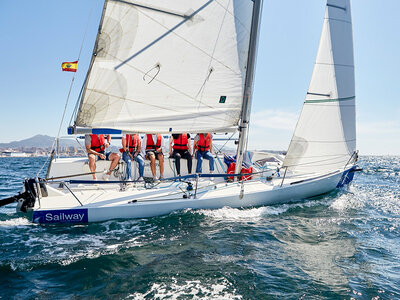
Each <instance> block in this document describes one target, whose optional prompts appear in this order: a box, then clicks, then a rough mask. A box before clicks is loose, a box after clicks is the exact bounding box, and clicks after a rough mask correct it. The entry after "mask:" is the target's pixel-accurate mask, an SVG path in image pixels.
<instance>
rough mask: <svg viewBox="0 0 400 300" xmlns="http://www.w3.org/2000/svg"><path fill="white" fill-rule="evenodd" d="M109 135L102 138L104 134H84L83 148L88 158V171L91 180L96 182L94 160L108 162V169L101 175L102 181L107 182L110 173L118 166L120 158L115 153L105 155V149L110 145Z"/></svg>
mask: <svg viewBox="0 0 400 300" xmlns="http://www.w3.org/2000/svg"><path fill="white" fill-rule="evenodd" d="M110 140H111V135H107V138H105V137H104V134H86V135H85V148H86V151H87V153H88V157H89V169H90V172H92V176H93V179H94V180H96V179H97V176H96V160H97V159H99V160H110V161H111V164H110V168H109V169H108V171H105V173H104V174H103V180H108V179H109V177H110V175H111V171H112V170H114V168H115V167H116V166H117V165H118V162H119V159H120V156H119V155H118V154H117V153H111V152H107V153H106V148H107V147H108V146H109V145H110Z"/></svg>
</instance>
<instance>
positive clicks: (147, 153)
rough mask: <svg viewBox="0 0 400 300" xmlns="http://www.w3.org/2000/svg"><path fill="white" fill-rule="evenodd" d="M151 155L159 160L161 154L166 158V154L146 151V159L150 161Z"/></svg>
mask: <svg viewBox="0 0 400 300" xmlns="http://www.w3.org/2000/svg"><path fill="white" fill-rule="evenodd" d="M151 154H153V155H154V156H155V157H156V159H158V155H159V154H161V155H163V156H164V154H163V153H162V152H159V153H156V151H153V150H149V151H146V159H149V157H150V155H151Z"/></svg>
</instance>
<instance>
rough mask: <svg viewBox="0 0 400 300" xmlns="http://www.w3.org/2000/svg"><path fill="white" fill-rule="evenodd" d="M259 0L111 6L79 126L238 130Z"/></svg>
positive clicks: (111, 1) (114, 1) (113, 0)
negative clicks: (255, 5)
mask: <svg viewBox="0 0 400 300" xmlns="http://www.w3.org/2000/svg"><path fill="white" fill-rule="evenodd" d="M252 11H253V1H252V0H191V1H187V0H173V1H162V0H151V1H135V0H106V1H105V4H104V10H103V17H102V22H101V25H100V29H99V33H98V37H97V41H96V45H95V49H94V54H93V59H92V63H91V67H90V70H89V73H88V76H87V78H86V82H85V87H84V91H83V94H82V97H81V102H80V105H79V109H78V112H77V116H76V120H75V124H74V125H75V126H78V127H87V128H110V129H118V130H122V131H128V132H138V133H156V132H158V133H167V132H208V131H212V132H218V131H232V130H235V129H236V128H237V125H238V121H239V118H240V112H241V109H242V101H243V93H244V83H245V78H246V70H247V59H248V52H249V38H250V32H251V23H252Z"/></svg>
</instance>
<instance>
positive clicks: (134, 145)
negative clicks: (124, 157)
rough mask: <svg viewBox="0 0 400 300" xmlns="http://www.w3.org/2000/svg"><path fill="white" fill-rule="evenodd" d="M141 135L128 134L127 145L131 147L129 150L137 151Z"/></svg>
mask: <svg viewBox="0 0 400 300" xmlns="http://www.w3.org/2000/svg"><path fill="white" fill-rule="evenodd" d="M139 143H140V140H139V136H138V135H137V134H127V135H126V146H127V147H129V152H136V151H137V150H138V148H139Z"/></svg>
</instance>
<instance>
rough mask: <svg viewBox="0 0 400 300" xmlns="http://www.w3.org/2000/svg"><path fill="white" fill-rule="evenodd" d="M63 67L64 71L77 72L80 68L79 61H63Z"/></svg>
mask: <svg viewBox="0 0 400 300" xmlns="http://www.w3.org/2000/svg"><path fill="white" fill-rule="evenodd" d="M61 68H62V70H63V71H68V72H76V70H77V69H78V61H72V62H63V63H62V64H61Z"/></svg>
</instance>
